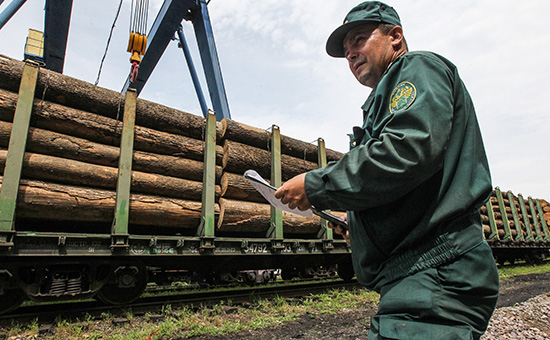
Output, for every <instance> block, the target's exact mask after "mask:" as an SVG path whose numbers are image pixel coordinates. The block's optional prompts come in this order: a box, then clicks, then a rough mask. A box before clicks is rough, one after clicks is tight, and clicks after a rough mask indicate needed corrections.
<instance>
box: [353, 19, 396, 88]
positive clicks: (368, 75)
mask: <svg viewBox="0 0 550 340" xmlns="http://www.w3.org/2000/svg"><path fill="white" fill-rule="evenodd" d="M390 39H391V36H390V35H383V34H382V32H380V30H379V29H378V24H376V23H373V24H365V25H362V26H359V27H357V28H354V29H353V30H351V31H350V32H349V33H348V34H347V35H346V38H345V39H344V53H345V57H346V59H347V60H348V63H349V68H350V70H351V72H352V73H353V75H354V76H355V78H357V80H358V81H359V82H360V83H361V84H363V85H365V86H368V87H371V88H372V87H375V86H376V84H378V82H379V81H380V79H381V78H382V75H383V74H384V72H385V71H386V68H387V67H388V65H389V63H390V62H391V58H392V55H393V52H394V51H393V47H392V45H391V43H390V41H391V40H390Z"/></svg>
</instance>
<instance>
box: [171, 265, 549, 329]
mask: <svg viewBox="0 0 550 340" xmlns="http://www.w3.org/2000/svg"><path fill="white" fill-rule="evenodd" d="M549 292H550V273H543V274H529V275H522V276H517V277H514V278H512V279H510V280H507V281H504V282H502V283H501V293H500V297H499V300H498V303H497V308H501V307H507V306H513V305H515V304H516V303H521V302H524V301H526V300H528V299H530V298H532V297H535V296H538V295H541V294H544V293H549ZM376 308H377V306H376V304H371V305H366V306H364V308H362V309H353V310H351V309H350V310H344V311H343V312H342V314H339V315H321V314H309V315H304V316H302V317H301V318H300V319H298V320H296V321H294V322H290V323H285V324H284V325H282V326H278V327H275V328H269V329H263V330H258V331H244V332H239V333H234V334H230V335H225V336H218V337H212V336H206V337H195V338H193V339H195V340H221V339H225V340H257V339H266V340H268V339H272V340H275V339H278V340H280V339H289V340H290V339H300V340H329V339H331V340H332V339H341V340H352V339H353V340H355V339H366V335H367V332H368V325H369V320H370V317H371V315H373V314H375V313H376ZM173 340H176V339H175V338H173Z"/></svg>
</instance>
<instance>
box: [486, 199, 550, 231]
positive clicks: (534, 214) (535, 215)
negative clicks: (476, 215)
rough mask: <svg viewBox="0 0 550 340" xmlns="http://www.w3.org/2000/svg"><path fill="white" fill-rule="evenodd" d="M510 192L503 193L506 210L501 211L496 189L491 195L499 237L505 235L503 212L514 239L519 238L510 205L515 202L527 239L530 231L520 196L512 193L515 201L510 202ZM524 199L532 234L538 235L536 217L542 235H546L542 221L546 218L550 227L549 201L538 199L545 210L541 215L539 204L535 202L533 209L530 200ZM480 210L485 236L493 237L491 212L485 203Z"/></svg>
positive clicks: (522, 229) (521, 226)
mask: <svg viewBox="0 0 550 340" xmlns="http://www.w3.org/2000/svg"><path fill="white" fill-rule="evenodd" d="M509 193H510V192H503V193H502V201H503V203H504V207H505V211H501V209H500V205H499V203H498V199H497V196H496V195H497V193H496V191H493V194H492V195H491V198H490V202H491V203H490V205H491V207H492V210H493V216H494V218H495V224H496V227H497V232H498V239H499V240H502V239H503V238H504V236H505V229H504V221H503V214H506V217H507V219H508V223H509V226H510V232H511V236H512V240H514V241H515V240H517V239H518V238H517V237H518V231H517V228H516V222H515V221H514V216H513V212H512V207H511V205H510V204H513V206H514V207H515V211H516V213H517V217H518V220H519V224H520V228H521V231H522V235H523V239H524V240H525V239H526V238H527V236H528V233H527V227H526V224H525V222H524V216H523V214H522V210H521V206H520V201H519V200H520V198H519V197H518V196H516V195H514V194H512V198H513V202H510V200H509V198H508V197H509V195H508V194H509ZM523 200H524V206H525V209H526V212H527V218H528V221H529V225H530V227H531V235H532V236H533V238H534V239H536V237H537V231H536V229H535V219H536V221H537V223H538V225H539V229H540V232H541V233H542V236H543V237H544V231H543V229H542V228H543V227H544V226H543V225H542V221H543V219H544V221H545V223H546V226H547V227H550V205H549V204H548V202H547V201H545V200H543V199H539V200H538V201H539V202H540V206H541V208H542V210H543V212H544V216H541V214H539V212H538V209H537V206H536V205H535V204H534V208H535V209H534V211H533V210H532V209H531V207H530V204H529V200H527V199H525V198H524V199H523ZM533 201H535V200H533ZM480 212H481V220H482V223H483V232H484V235H485V238H486V239H490V238H491V227H490V221H489V214H488V211H487V206H486V205H484V206H483V207H481V209H480Z"/></svg>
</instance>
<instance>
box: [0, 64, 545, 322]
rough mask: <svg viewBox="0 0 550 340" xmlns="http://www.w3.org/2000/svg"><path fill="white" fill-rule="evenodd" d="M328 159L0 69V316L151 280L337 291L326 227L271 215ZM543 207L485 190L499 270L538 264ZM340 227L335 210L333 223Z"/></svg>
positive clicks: (231, 128) (336, 246) (329, 155)
mask: <svg viewBox="0 0 550 340" xmlns="http://www.w3.org/2000/svg"><path fill="white" fill-rule="evenodd" d="M340 157H342V154H341V153H339V152H336V151H334V150H330V149H327V148H326V147H325V144H324V141H323V140H322V139H319V140H318V142H317V145H313V144H311V143H305V142H302V141H300V140H296V139H293V138H290V137H287V136H284V135H282V134H281V132H280V129H279V127H278V126H275V125H274V126H272V127H271V129H270V131H266V130H263V129H258V128H254V127H250V126H247V125H244V124H241V123H238V122H235V121H232V120H222V121H221V122H216V119H215V115H213V114H209V115H208V117H207V118H206V119H205V118H202V117H199V116H195V115H192V114H189V113H185V112H182V111H178V110H175V109H172V108H168V107H165V106H162V105H159V104H156V103H152V102H148V101H145V100H141V99H137V98H136V93H135V92H134V91H132V90H131V89H130V90H129V91H127V92H126V93H125V94H120V93H117V92H114V91H110V90H107V89H103V88H100V87H97V86H94V85H91V84H88V83H85V82H83V81H80V80H77V79H74V78H70V77H67V76H63V75H61V74H58V73H55V72H52V71H48V70H42V69H40V67H39V66H38V65H36V64H33V63H31V62H28V63H26V64H25V63H22V62H19V61H16V60H13V59H11V58H8V57H4V56H0V166H1V167H2V169H4V170H3V173H2V178H1V191H0V259H1V260H0V313H5V312H7V311H10V310H12V309H14V308H17V306H19V305H20V303H21V302H22V301H23V300H24V299H31V300H34V301H48V300H54V299H75V298H85V297H97V298H98V299H100V300H102V301H104V302H106V303H109V304H126V303H129V302H132V301H134V300H135V299H137V298H138V297H139V296H140V295H141V294H142V293H143V291H144V289H145V287H146V285H147V284H148V283H149V282H157V283H159V284H165V283H170V282H173V281H197V282H212V283H214V282H249V283H254V282H263V281H266V280H270V279H272V278H273V276H274V275H275V274H277V273H279V271H280V273H281V276H282V277H283V278H284V279H292V278H293V277H297V276H298V277H304V278H307V277H327V276H330V275H332V274H333V273H335V272H337V274H338V275H339V276H340V277H341V278H342V279H344V280H350V279H351V278H352V277H353V275H354V273H353V269H352V267H351V261H350V257H351V250H350V248H349V246H348V245H347V243H346V242H345V241H344V240H343V239H341V238H339V237H338V235H333V233H332V230H331V229H329V228H327V222H326V221H324V220H321V219H319V218H318V217H315V218H307V217H303V216H299V215H293V214H288V213H285V212H281V211H279V210H276V209H273V208H272V207H271V206H270V205H269V204H268V203H267V202H266V201H265V200H264V198H263V197H262V196H261V195H260V194H259V193H257V192H256V191H255V190H254V189H253V188H252V186H250V185H249V184H248V182H247V181H246V180H245V179H244V178H243V176H242V174H243V173H244V172H245V171H246V170H247V169H255V170H256V171H257V172H258V173H259V174H260V175H262V176H263V177H264V178H269V179H270V181H271V183H272V184H273V185H275V186H278V185H280V184H281V183H282V182H283V181H285V180H287V179H289V178H291V177H293V176H294V175H296V174H299V173H302V172H304V171H308V170H311V169H315V168H317V167H322V166H324V165H325V164H326V162H328V161H331V160H338V159H339V158H340ZM548 209H549V207H548V204H547V202H546V201H544V200H539V199H532V198H527V199H525V198H523V197H522V196H521V195H518V196H515V195H513V194H512V193H511V192H507V193H505V194H502V192H501V191H500V189H495V192H494V195H493V197H491V200H490V201H488V202H487V204H486V205H485V206H484V208H482V210H481V214H482V217H483V221H484V233H485V237H486V238H487V239H488V241H489V242H490V244H491V246H492V247H493V250H494V252H495V257H496V258H497V260H498V261H499V262H505V261H508V262H514V261H516V260H517V259H520V258H523V257H525V256H526V254H527V258H528V259H529V260H530V261H537V260H540V259H541V258H543V257H544V256H546V254H547V253H548V249H549V246H550V236H549V232H548V222H549V220H550V216H548ZM334 213H335V214H338V212H334Z"/></svg>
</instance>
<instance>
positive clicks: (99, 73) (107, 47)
mask: <svg viewBox="0 0 550 340" xmlns="http://www.w3.org/2000/svg"><path fill="white" fill-rule="evenodd" d="M123 1H124V0H120V3H119V4H118V10H117V11H116V16H115V20H114V21H113V25H112V26H111V32H110V33H109V39H107V46H105V52H104V53H103V58H101V63H100V64H99V71H98V72H97V79H96V80H95V84H94V85H95V86H97V84H99V77H100V76H101V70H102V69H103V62H104V61H105V57H106V56H107V51H108V50H109V44H110V43H111V38H112V37H113V30H114V29H115V26H116V22H117V20H118V15H119V14H120V8H121V7H122V2H123Z"/></svg>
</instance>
